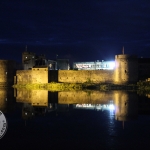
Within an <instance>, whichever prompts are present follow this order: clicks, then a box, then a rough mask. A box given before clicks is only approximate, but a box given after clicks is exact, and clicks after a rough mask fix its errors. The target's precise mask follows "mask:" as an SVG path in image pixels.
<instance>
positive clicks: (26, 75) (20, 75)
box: [15, 68, 48, 84]
mask: <svg viewBox="0 0 150 150" xmlns="http://www.w3.org/2000/svg"><path fill="white" fill-rule="evenodd" d="M28 83H30V84H31V83H48V70H47V69H46V68H36V69H32V70H17V73H16V83H15V84H28Z"/></svg>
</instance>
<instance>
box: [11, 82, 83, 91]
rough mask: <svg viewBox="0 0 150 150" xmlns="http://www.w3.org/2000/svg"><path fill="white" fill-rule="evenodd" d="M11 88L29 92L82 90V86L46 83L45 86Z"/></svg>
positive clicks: (33, 85) (34, 85)
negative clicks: (28, 90) (29, 90)
mask: <svg viewBox="0 0 150 150" xmlns="http://www.w3.org/2000/svg"><path fill="white" fill-rule="evenodd" d="M13 88H17V89H20V88H24V89H31V90H48V91H66V90H67V91H69V90H82V84H73V83H55V82H51V83H47V84H23V85H22V84H21V85H18V84H16V85H13Z"/></svg>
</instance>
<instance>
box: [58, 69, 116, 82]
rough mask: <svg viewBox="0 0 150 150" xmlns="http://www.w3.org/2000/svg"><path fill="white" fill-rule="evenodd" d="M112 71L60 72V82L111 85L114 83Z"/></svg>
mask: <svg viewBox="0 0 150 150" xmlns="http://www.w3.org/2000/svg"><path fill="white" fill-rule="evenodd" d="M113 74H114V71H112V70H59V71H58V82H66V83H84V82H92V83H102V82H106V83H111V82H113Z"/></svg>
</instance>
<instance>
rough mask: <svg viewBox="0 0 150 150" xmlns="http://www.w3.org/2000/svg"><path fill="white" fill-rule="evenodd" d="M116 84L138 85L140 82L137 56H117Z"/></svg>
mask: <svg viewBox="0 0 150 150" xmlns="http://www.w3.org/2000/svg"><path fill="white" fill-rule="evenodd" d="M115 63H116V66H115V70H114V83H116V84H127V83H136V82H137V80H138V59H137V56H135V55H125V54H122V55H116V56H115Z"/></svg>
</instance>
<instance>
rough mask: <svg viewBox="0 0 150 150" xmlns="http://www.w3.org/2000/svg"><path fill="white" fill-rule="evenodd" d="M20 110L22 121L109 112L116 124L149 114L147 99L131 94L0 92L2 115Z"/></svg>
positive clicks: (38, 91) (40, 91)
mask: <svg viewBox="0 0 150 150" xmlns="http://www.w3.org/2000/svg"><path fill="white" fill-rule="evenodd" d="M17 105H19V106H20V107H22V118H23V119H29V118H34V117H36V116H38V115H45V114H46V113H51V112H55V113H56V115H59V113H64V114H67V113H68V114H69V113H70V112H71V111H74V110H76V109H90V110H94V111H110V112H111V113H112V114H113V117H114V118H115V119H116V120H118V121H128V120H133V119H138V115H139V114H141V113H149V112H150V107H149V106H150V99H149V97H148V96H147V97H146V96H145V97H144V98H143V97H141V96H138V95H137V93H136V92H131V91H107V92H106V91H68V92H67V91H61V92H50V91H46V90H25V89H18V90H16V89H7V88H6V89H0V110H1V111H2V112H4V113H7V112H11V111H13V110H15V108H16V106H17Z"/></svg>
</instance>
